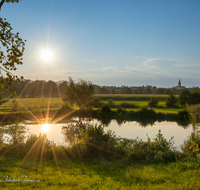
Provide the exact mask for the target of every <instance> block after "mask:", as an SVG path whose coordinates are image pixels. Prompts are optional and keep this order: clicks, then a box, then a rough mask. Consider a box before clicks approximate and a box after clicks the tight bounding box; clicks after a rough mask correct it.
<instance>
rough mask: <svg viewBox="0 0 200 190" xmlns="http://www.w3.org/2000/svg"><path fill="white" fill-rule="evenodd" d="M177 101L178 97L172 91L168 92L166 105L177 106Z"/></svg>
mask: <svg viewBox="0 0 200 190" xmlns="http://www.w3.org/2000/svg"><path fill="white" fill-rule="evenodd" d="M177 103H178V98H177V97H176V96H174V95H173V94H172V93H170V94H169V96H168V97H167V101H166V106H167V107H169V108H175V107H177Z"/></svg>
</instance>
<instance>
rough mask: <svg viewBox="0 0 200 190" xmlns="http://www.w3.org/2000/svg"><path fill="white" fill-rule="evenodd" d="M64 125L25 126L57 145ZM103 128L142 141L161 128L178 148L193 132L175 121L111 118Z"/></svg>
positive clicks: (93, 121)
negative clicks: (145, 122) (141, 122)
mask: <svg viewBox="0 0 200 190" xmlns="http://www.w3.org/2000/svg"><path fill="white" fill-rule="evenodd" d="M75 120H77V119H75ZM68 122H69V121H68ZM72 122H73V121H72ZM83 122H84V120H83ZM85 122H86V121H85ZM87 123H88V122H87ZM89 123H90V124H101V122H100V121H98V120H95V119H94V120H92V121H90V122H89ZM66 125H67V122H66V123H64V122H63V123H59V124H49V125H48V126H47V128H49V130H48V129H46V128H45V126H44V125H42V124H27V127H28V128H29V133H33V134H36V135H39V134H40V133H41V134H43V133H46V134H47V137H48V139H49V140H51V141H54V142H55V143H56V144H57V145H66V142H65V141H64V138H63V135H62V127H63V126H66ZM104 130H105V131H107V130H112V131H113V132H114V133H115V135H116V136H118V137H119V136H120V137H122V138H128V139H135V138H137V137H139V138H140V139H142V140H143V141H147V135H148V136H149V137H150V139H151V140H153V139H154V138H155V137H156V135H157V134H158V131H159V130H161V133H162V134H163V135H164V137H165V138H166V139H167V140H169V139H170V138H171V137H172V136H173V137H174V142H175V144H174V146H175V147H177V148H178V149H179V148H180V146H181V145H182V144H183V142H184V140H186V139H187V137H188V136H189V135H190V134H191V133H192V132H193V128H192V126H191V125H189V126H188V127H182V126H180V125H178V124H177V122H167V121H162V122H158V121H156V122H154V124H153V125H152V124H151V125H146V126H145V127H143V126H141V125H140V123H138V122H136V121H128V122H125V123H122V124H120V125H119V124H118V123H117V122H116V120H111V122H110V123H109V125H108V126H106V127H105V128H104Z"/></svg>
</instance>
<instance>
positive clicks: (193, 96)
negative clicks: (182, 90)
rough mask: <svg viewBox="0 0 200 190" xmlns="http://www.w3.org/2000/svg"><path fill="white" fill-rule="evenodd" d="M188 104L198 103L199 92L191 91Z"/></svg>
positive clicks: (199, 102) (199, 101)
mask: <svg viewBox="0 0 200 190" xmlns="http://www.w3.org/2000/svg"><path fill="white" fill-rule="evenodd" d="M190 104H200V92H197V91H194V92H192V93H191V100H190Z"/></svg>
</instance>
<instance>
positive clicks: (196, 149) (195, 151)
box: [182, 131, 200, 157]
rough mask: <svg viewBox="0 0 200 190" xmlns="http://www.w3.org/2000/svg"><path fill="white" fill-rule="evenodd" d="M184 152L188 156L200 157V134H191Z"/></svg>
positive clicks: (185, 144)
mask: <svg viewBox="0 0 200 190" xmlns="http://www.w3.org/2000/svg"><path fill="white" fill-rule="evenodd" d="M182 151H183V153H184V154H185V155H186V156H191V157H200V134H199V131H197V133H191V135H190V137H189V138H188V140H186V141H184V144H183V146H182Z"/></svg>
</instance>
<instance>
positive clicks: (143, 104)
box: [101, 100, 166, 107]
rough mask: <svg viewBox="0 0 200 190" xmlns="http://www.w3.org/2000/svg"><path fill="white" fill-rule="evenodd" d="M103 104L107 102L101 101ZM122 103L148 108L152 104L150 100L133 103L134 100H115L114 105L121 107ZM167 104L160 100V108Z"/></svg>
mask: <svg viewBox="0 0 200 190" xmlns="http://www.w3.org/2000/svg"><path fill="white" fill-rule="evenodd" d="M101 102H102V103H106V102H107V101H105V100H103V101H101ZM122 102H127V103H135V104H136V105H138V106H140V107H141V106H148V103H149V102H150V100H137V101H132V100H128V101H126V100H124V101H123V100H114V101H113V103H114V104H116V105H119V104H121V103H122ZM165 102H166V101H164V100H159V101H158V106H164V105H165Z"/></svg>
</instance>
